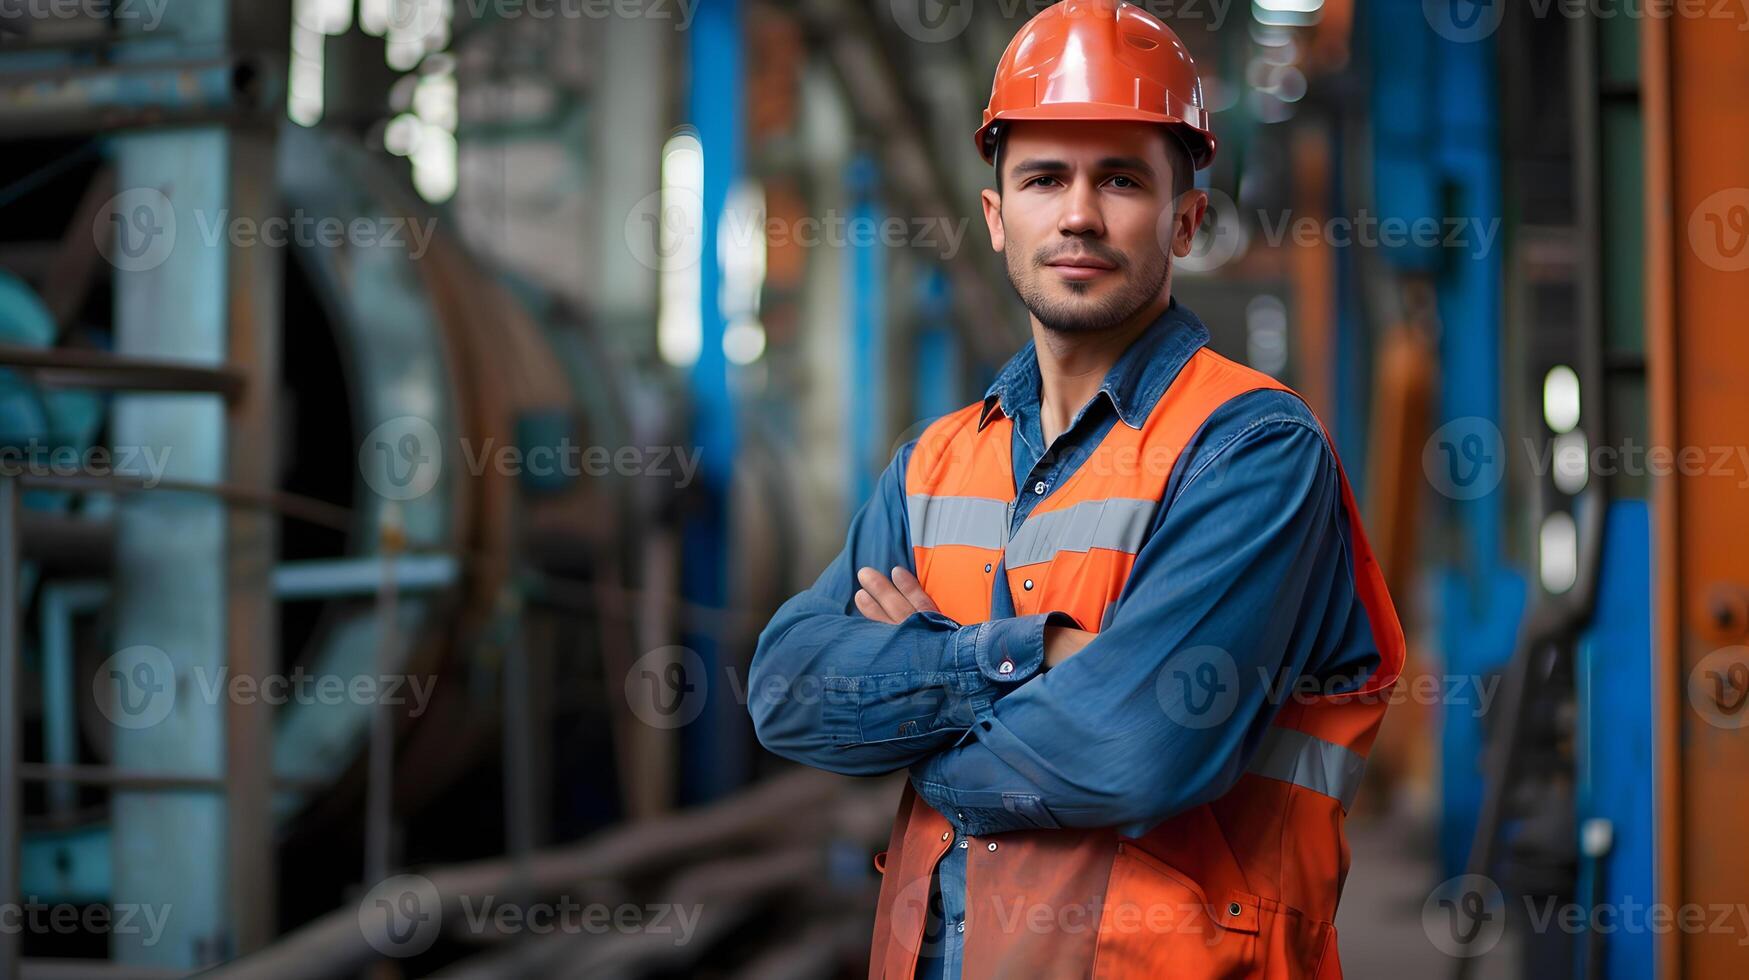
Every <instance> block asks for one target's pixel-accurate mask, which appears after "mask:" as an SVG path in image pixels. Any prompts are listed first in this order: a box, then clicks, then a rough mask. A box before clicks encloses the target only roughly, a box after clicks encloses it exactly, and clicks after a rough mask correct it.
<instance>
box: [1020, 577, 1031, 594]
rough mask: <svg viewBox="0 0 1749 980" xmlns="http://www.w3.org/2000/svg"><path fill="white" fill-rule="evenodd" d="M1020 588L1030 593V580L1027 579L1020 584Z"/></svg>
mask: <svg viewBox="0 0 1749 980" xmlns="http://www.w3.org/2000/svg"><path fill="white" fill-rule="evenodd" d="M1020 587H1021V588H1023V589H1025V590H1026V591H1028V592H1031V591H1032V579H1027V580H1026V581H1024V582H1022V583H1020Z"/></svg>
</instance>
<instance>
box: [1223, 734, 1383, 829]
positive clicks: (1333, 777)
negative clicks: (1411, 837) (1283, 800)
mask: <svg viewBox="0 0 1749 980" xmlns="http://www.w3.org/2000/svg"><path fill="white" fill-rule="evenodd" d="M1248 771H1249V772H1251V773H1252V774H1253V775H1257V776H1267V777H1269V778H1270V779H1279V780H1281V781H1283V782H1287V783H1293V784H1294V785H1295V786H1303V787H1305V788H1306V789H1309V790H1311V791H1312V792H1314V793H1322V794H1324V795H1325V796H1333V797H1335V798H1336V801H1337V802H1339V803H1341V804H1342V810H1343V812H1347V810H1348V805H1349V804H1350V803H1353V802H1354V793H1355V791H1356V790H1358V789H1360V777H1361V775H1362V774H1363V773H1365V772H1366V759H1364V758H1362V757H1361V756H1358V755H1356V754H1354V753H1353V752H1351V751H1349V750H1348V749H1346V748H1343V747H1342V746H1340V745H1337V744H1336V743H1335V742H1326V741H1324V740H1323V739H1321V738H1318V737H1317V736H1315V735H1307V734H1306V733H1305V732H1302V731H1296V730H1294V729H1292V728H1277V727H1273V726H1272V727H1271V728H1270V729H1269V730H1268V731H1267V732H1265V733H1264V735H1263V744H1262V745H1261V746H1259V747H1258V749H1257V755H1256V757H1255V758H1253V759H1252V760H1251V765H1250V767H1249V769H1248Z"/></svg>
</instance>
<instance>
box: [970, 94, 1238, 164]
mask: <svg viewBox="0 0 1749 980" xmlns="http://www.w3.org/2000/svg"><path fill="white" fill-rule="evenodd" d="M1029 119H1039V120H1045V119H1048V120H1058V121H1066V122H1141V123H1159V124H1160V125H1162V126H1165V127H1167V128H1168V129H1171V130H1172V131H1173V132H1174V134H1176V135H1177V136H1178V138H1179V140H1180V141H1182V142H1183V143H1184V148H1185V149H1186V150H1187V151H1189V153H1190V162H1191V166H1192V167H1193V168H1194V169H1196V170H1201V169H1203V168H1204V167H1207V166H1208V165H1209V164H1210V163H1212V162H1213V161H1214V158H1215V138H1214V135H1213V134H1212V133H1209V132H1208V131H1207V130H1206V129H1202V128H1198V127H1197V126H1195V125H1193V124H1192V123H1190V122H1187V121H1185V120H1183V119H1180V118H1179V117H1177V116H1174V115H1172V114H1170V113H1165V112H1148V111H1146V110H1143V109H1137V108H1134V107H1132V106H1121V105H1101V104H1099V103H1093V102H1081V103H1064V102H1058V103H1052V104H1048V105H1040V106H1031V107H1028V108H1024V109H1005V110H1003V111H1002V112H1000V113H998V114H997V115H996V117H995V118H994V119H991V120H990V121H989V122H987V123H985V124H984V125H982V126H980V127H978V130H977V132H975V133H973V134H972V139H973V140H974V141H975V142H976V143H977V147H978V155H979V156H981V157H983V158H984V162H985V163H993V162H994V160H995V153H996V141H995V139H994V136H995V129H996V127H997V126H999V125H1001V124H1002V123H1008V122H1020V121H1022V120H1029Z"/></svg>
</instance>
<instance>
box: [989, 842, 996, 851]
mask: <svg viewBox="0 0 1749 980" xmlns="http://www.w3.org/2000/svg"><path fill="white" fill-rule="evenodd" d="M995 849H996V842H995V841H991V842H990V850H992V851H994V850H995Z"/></svg>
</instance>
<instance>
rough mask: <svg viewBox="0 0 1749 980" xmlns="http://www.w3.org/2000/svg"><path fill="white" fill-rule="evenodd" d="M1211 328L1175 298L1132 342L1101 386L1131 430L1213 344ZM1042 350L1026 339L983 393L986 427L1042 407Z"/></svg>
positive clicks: (980, 426)
mask: <svg viewBox="0 0 1749 980" xmlns="http://www.w3.org/2000/svg"><path fill="white" fill-rule="evenodd" d="M1208 339H1209V334H1208V328H1207V327H1205V326H1203V324H1202V321H1201V320H1199V319H1197V317H1196V314H1195V313H1192V312H1191V311H1190V310H1189V308H1187V307H1185V306H1184V305H1183V304H1181V303H1179V302H1178V300H1177V299H1176V298H1174V299H1173V300H1172V302H1171V303H1170V304H1168V305H1167V307H1166V311H1165V312H1164V313H1161V314H1160V318H1159V319H1157V320H1155V321H1154V322H1153V323H1151V324H1149V325H1148V329H1146V330H1144V331H1142V333H1141V335H1140V336H1138V337H1137V338H1136V339H1135V340H1134V341H1132V342H1131V343H1130V345H1129V347H1127V348H1125V349H1124V352H1123V353H1122V354H1121V355H1119V356H1118V359H1117V363H1115V364H1113V365H1112V366H1111V370H1110V371H1108V372H1106V375H1105V380H1104V381H1103V382H1101V383H1100V385H1099V390H1100V392H1101V393H1102V394H1104V395H1105V396H1106V398H1107V399H1109V400H1110V401H1111V404H1112V407H1113V408H1115V409H1117V417H1118V418H1120V419H1122V420H1123V423H1124V424H1125V425H1127V426H1129V427H1130V428H1132V429H1140V428H1141V427H1142V423H1143V422H1145V421H1146V420H1147V418H1148V413H1150V412H1152V411H1153V410H1154V405H1155V403H1156V402H1158V401H1159V400H1160V396H1161V395H1163V394H1165V393H1166V389H1167V387H1168V386H1170V385H1171V384H1172V379H1174V378H1176V377H1178V372H1179V371H1180V370H1181V369H1182V368H1183V367H1184V365H1185V363H1186V362H1188V361H1189V360H1190V358H1191V355H1193V354H1195V353H1196V352H1197V350H1198V348H1200V347H1202V346H1203V345H1204V344H1206V343H1208ZM1041 385H1042V382H1041V381H1040V378H1039V371H1038V355H1037V351H1036V349H1035V347H1034V344H1033V342H1032V341H1030V340H1029V341H1027V343H1026V346H1025V347H1022V348H1021V349H1020V350H1019V351H1018V352H1017V353H1015V355H1014V356H1013V357H1011V358H1009V359H1008V363H1007V364H1005V365H1003V366H1002V370H1001V371H999V372H997V374H996V380H995V381H993V382H991V383H990V387H989V388H988V389H987V390H986V391H985V392H984V408H983V411H982V413H981V414H980V415H979V416H978V429H979V431H982V430H983V428H984V426H985V425H987V424H989V422H990V420H991V419H993V418H995V417H996V414H997V413H998V412H1000V413H1002V414H1003V415H1007V416H1009V417H1013V416H1014V415H1015V414H1016V413H1018V412H1024V411H1029V410H1030V411H1037V410H1038V405H1039V399H1040V387H1041Z"/></svg>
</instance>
